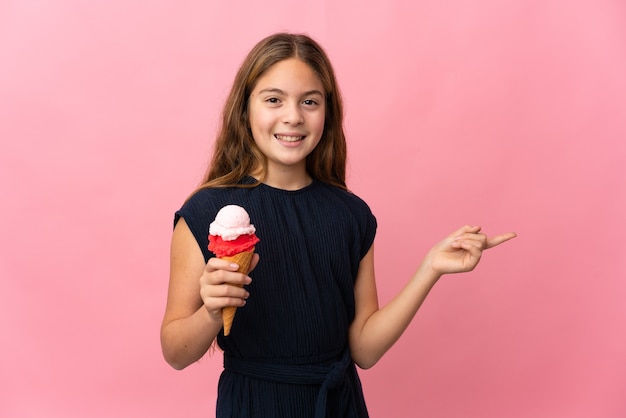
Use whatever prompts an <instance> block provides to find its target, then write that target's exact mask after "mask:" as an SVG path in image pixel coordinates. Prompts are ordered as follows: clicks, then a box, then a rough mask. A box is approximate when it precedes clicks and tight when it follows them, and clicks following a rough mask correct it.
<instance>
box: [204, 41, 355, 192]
mask: <svg viewBox="0 0 626 418" xmlns="http://www.w3.org/2000/svg"><path fill="white" fill-rule="evenodd" d="M288 58H297V59H299V60H301V61H303V62H304V63H306V64H307V65H309V66H310V67H311V69H312V70H313V72H315V74H316V75H317V76H318V77H319V79H320V81H321V82H322V85H323V87H324V90H325V92H324V93H325V95H326V115H325V120H324V132H323V133H322V138H321V140H320V142H319V143H318V145H317V146H316V147H315V149H314V150H313V151H312V152H311V153H310V154H309V155H308V156H307V158H306V169H307V172H308V173H309V175H310V176H311V177H313V178H314V179H316V180H319V181H322V182H324V183H327V184H331V185H334V186H337V187H340V188H342V189H347V188H346V181H345V176H346V158H347V152H346V139H345V134H344V131H343V104H342V99H341V94H340V92H339V88H338V86H337V81H336V78H335V73H334V71H333V68H332V65H331V63H330V60H329V59H328V56H327V55H326V53H325V52H324V50H323V49H322V48H321V46H320V45H319V44H318V43H317V42H315V41H314V40H313V39H311V38H310V37H308V36H307V35H302V34H289V33H277V34H274V35H270V36H268V37H267V38H265V39H263V40H261V41H260V42H259V43H258V44H256V45H255V46H254V47H253V48H252V50H251V51H250V53H249V54H248V56H247V57H246V59H245V60H244V62H243V64H242V65H241V67H240V68H239V71H238V72H237V75H236V77H235V81H234V83H233V86H232V88H231V91H230V93H229V95H228V98H227V100H226V104H225V106H224V110H223V116H222V123H221V127H220V131H219V133H218V135H217V139H216V142H215V148H214V152H213V157H212V160H211V163H210V164H209V167H208V169H207V171H206V174H205V176H204V178H203V181H202V183H201V185H200V187H199V189H204V188H207V187H229V186H241V187H245V186H242V185H240V184H239V182H240V181H241V179H243V178H244V177H245V176H246V175H249V174H250V173H251V172H252V170H254V169H255V168H257V167H259V166H260V167H262V168H263V173H264V174H263V175H265V173H266V172H267V160H266V158H265V156H264V155H263V153H262V152H261V150H259V148H258V147H257V146H256V143H255V142H254V139H253V137H252V132H251V130H250V125H249V121H248V99H249V97H250V94H251V93H252V90H253V89H254V87H255V85H256V83H257V81H258V79H259V77H261V76H262V75H263V74H264V73H265V72H266V71H267V70H268V69H269V68H270V67H271V66H272V65H274V64H276V63H277V62H279V61H282V60H285V59H288ZM261 181H263V178H261V179H259V182H257V183H256V184H252V185H251V186H255V185H258V184H259V183H260V182H261ZM247 187H250V185H247Z"/></svg>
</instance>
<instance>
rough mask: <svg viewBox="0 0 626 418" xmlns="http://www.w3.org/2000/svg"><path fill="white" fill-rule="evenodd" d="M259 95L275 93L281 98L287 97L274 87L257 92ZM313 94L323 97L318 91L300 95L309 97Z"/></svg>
mask: <svg viewBox="0 0 626 418" xmlns="http://www.w3.org/2000/svg"><path fill="white" fill-rule="evenodd" d="M261 93H275V94H280V95H282V96H287V93H285V92H284V91H283V90H281V89H278V88H274V87H269V88H266V89H263V90H261V91H260V92H259V94H261ZM314 94H317V95H319V96H322V97H324V94H323V93H322V92H321V91H319V90H309V91H305V92H304V94H302V96H311V95H314Z"/></svg>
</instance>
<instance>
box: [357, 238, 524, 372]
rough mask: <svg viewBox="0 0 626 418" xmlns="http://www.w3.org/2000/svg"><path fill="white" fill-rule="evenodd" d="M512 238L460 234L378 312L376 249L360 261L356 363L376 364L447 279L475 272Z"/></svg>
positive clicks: (430, 255) (442, 244)
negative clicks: (486, 255) (448, 275)
mask: <svg viewBox="0 0 626 418" xmlns="http://www.w3.org/2000/svg"><path fill="white" fill-rule="evenodd" d="M514 237H515V234H514V233H508V234H503V235H500V236H497V237H494V238H487V236H486V235H484V234H481V233H480V227H468V226H466V227H463V228H461V229H459V230H458V231H456V232H454V233H453V234H451V235H449V236H448V237H447V238H446V239H444V240H443V241H441V242H440V243H439V244H437V245H435V246H434V247H433V248H432V249H431V250H430V251H429V252H428V254H427V255H426V257H425V258H424V260H423V261H422V263H421V264H420V265H419V267H418V269H417V271H416V272H415V274H414V275H413V277H412V278H411V280H409V282H408V283H407V285H406V286H405V287H404V288H403V289H402V290H401V291H400V293H398V295H396V297H394V298H393V299H392V300H391V301H390V302H389V303H388V304H387V305H385V306H384V307H383V308H380V309H379V308H378V297H377V292H376V281H375V275H374V247H373V246H372V248H370V250H369V251H368V253H367V254H366V255H365V257H363V259H362V260H361V264H360V266H359V272H358V274H357V279H356V283H355V286H354V295H355V303H356V312H355V318H354V321H353V322H352V324H351V325H350V331H349V339H350V351H351V354H352V358H353V359H354V361H355V362H356V363H357V364H358V365H359V367H361V368H364V369H366V368H369V367H372V366H373V365H374V364H376V362H377V361H378V360H380V358H381V357H382V356H383V355H384V354H385V353H386V352H387V350H389V348H391V346H392V345H393V344H394V343H395V342H396V341H397V340H398V338H400V336H401V335H402V333H403V332H404V330H405V329H406V328H407V327H408V325H409V323H410V322H411V320H412V319H413V317H414V316H415V314H416V313H417V311H418V309H419V308H420V306H421V305H422V303H423V302H424V300H425V299H426V296H428V293H429V292H430V290H431V289H432V287H433V286H434V285H435V283H437V281H438V280H439V278H440V277H441V276H442V275H443V274H446V273H460V272H465V271H471V270H473V269H474V267H476V265H477V264H478V262H479V261H480V257H481V255H482V251H483V250H485V249H488V248H491V247H494V246H496V245H499V244H501V243H503V242H505V241H508V240H509V239H511V238H514Z"/></svg>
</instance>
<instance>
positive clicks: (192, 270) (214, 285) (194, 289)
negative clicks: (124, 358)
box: [161, 219, 258, 370]
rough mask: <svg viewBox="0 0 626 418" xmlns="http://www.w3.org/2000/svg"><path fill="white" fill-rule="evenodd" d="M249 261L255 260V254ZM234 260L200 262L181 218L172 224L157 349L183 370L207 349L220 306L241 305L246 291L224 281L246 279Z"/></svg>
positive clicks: (216, 328)
mask: <svg viewBox="0 0 626 418" xmlns="http://www.w3.org/2000/svg"><path fill="white" fill-rule="evenodd" d="M255 259H256V260H255V261H253V265H255V264H256V261H258V256H255ZM236 270H237V265H233V264H231V263H229V262H227V261H224V260H220V259H217V258H212V259H210V260H209V262H208V263H206V264H205V263H204V257H203V256H202V252H201V251H200V248H199V247H198V243H197V242H196V240H195V239H194V237H193V234H192V233H191V231H190V230H189V227H188V226H187V224H186V223H185V221H184V219H181V220H180V221H179V222H178V223H177V224H176V227H175V228H174V233H173V235H172V244H171V254H170V282H169V288H168V295H167V305H166V308H165V315H164V317H163V322H162V324H161V349H162V351H163V356H164V357H165V360H166V361H167V362H168V363H169V364H170V365H171V366H172V367H174V368H175V369H178V370H180V369H184V368H185V367H187V366H188V365H189V364H192V363H194V362H195V361H197V360H199V359H200V358H201V357H202V356H204V354H205V353H206V352H207V350H208V349H209V347H210V346H211V344H212V343H213V341H214V340H215V337H216V336H217V334H218V333H219V331H220V329H221V328H222V317H221V310H222V308H223V307H224V306H243V305H244V304H245V299H246V298H247V296H248V292H247V291H246V290H245V289H242V288H239V287H237V286H229V284H236V283H241V284H247V283H249V282H250V278H249V277H248V276H246V275H245V274H241V273H236Z"/></svg>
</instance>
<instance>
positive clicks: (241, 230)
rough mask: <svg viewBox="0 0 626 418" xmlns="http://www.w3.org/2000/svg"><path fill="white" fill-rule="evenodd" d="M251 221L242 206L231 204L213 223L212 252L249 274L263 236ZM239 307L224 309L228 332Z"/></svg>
mask: <svg viewBox="0 0 626 418" xmlns="http://www.w3.org/2000/svg"><path fill="white" fill-rule="evenodd" d="M255 232H256V228H255V227H254V225H252V224H251V223H250V215H248V212H246V210H245V209H244V208H242V207H241V206H237V205H227V206H224V207H223V208H221V209H220V210H219V211H218V212H217V215H216V216H215V220H214V221H213V222H211V224H210V225H209V251H212V252H213V254H215V256H216V257H218V258H221V259H224V260H228V261H231V262H233V263H237V264H238V265H239V269H238V270H237V271H239V272H241V273H244V274H248V272H249V271H250V263H251V262H252V256H253V255H254V247H255V245H256V243H257V242H259V238H258V237H257V236H256V234H255ZM236 311H237V307H236V306H227V307H225V308H223V309H222V320H223V322H224V335H229V334H230V330H231V327H232V325H233V319H234V318H235V312H236Z"/></svg>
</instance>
